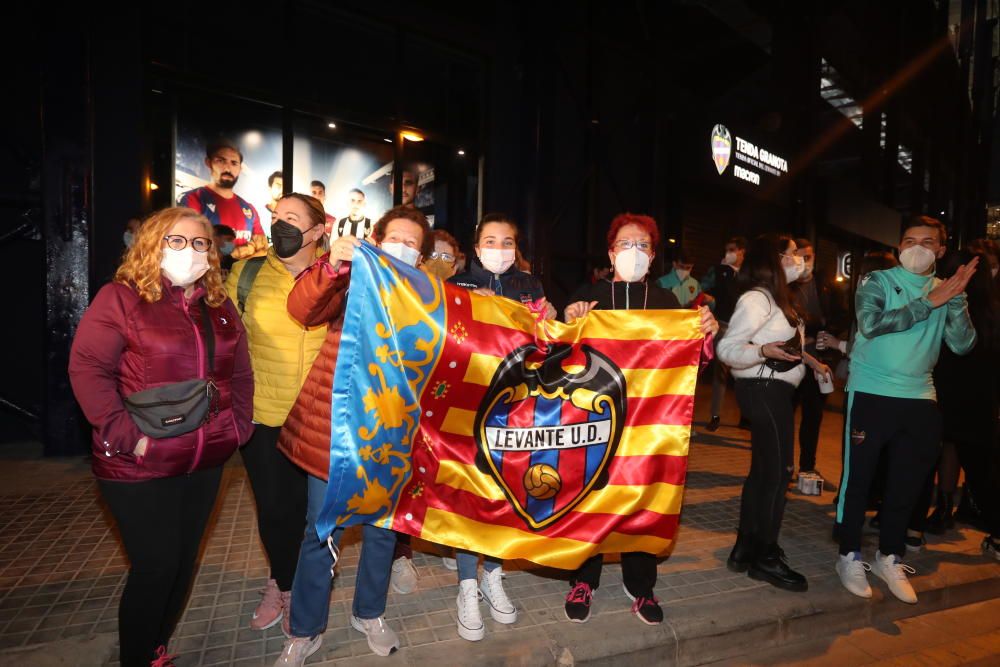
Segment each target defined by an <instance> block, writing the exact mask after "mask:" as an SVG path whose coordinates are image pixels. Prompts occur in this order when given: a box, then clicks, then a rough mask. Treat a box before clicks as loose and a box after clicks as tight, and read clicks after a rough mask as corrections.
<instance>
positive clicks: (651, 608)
mask: <svg viewBox="0 0 1000 667" xmlns="http://www.w3.org/2000/svg"><path fill="white" fill-rule="evenodd" d="M622 589H623V590H624V591H625V595H627V596H628V599H629V600H631V601H632V613H633V614H635V615H636V616H638V617H639V620H640V621H642V622H643V623H645V624H646V625H659V624H660V623H662V622H663V609H662V608H661V607H660V601H659V600H657V599H656V596H655V595H653V592H652V591H650V592H649V593H648V594H647V595H639V596H635V595H632V594H631V593H629V592H628V586H625V585H624V584H622Z"/></svg>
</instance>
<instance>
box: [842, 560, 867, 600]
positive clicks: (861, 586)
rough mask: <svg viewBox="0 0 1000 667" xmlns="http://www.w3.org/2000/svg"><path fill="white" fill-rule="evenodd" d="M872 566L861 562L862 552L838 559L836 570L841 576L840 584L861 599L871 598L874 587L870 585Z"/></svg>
mask: <svg viewBox="0 0 1000 667" xmlns="http://www.w3.org/2000/svg"><path fill="white" fill-rule="evenodd" d="M871 569H872V566H871V565H869V564H868V563H866V562H864V561H863V560H861V552H860V551H854V552H852V553H849V554H847V555H846V556H844V555H843V554H841V555H840V556H838V557H837V565H836V570H837V574H838V575H839V576H840V583H842V584H843V585H844V588H846V589H847V590H848V591H850V592H851V593H853V594H854V595H857V596H858V597H859V598H870V597H871V596H872V587H871V585H870V584H869V583H868V574H867V573H868V572H869V571H871Z"/></svg>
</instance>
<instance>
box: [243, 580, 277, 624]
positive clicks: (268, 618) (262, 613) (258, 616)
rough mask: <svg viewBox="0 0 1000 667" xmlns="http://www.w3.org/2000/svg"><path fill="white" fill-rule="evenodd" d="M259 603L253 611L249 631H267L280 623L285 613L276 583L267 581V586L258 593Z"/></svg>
mask: <svg viewBox="0 0 1000 667" xmlns="http://www.w3.org/2000/svg"><path fill="white" fill-rule="evenodd" d="M260 595H261V598H262V599H261V601H260V604H259V605H257V608H256V609H254V611H253V617H252V618H251V619H250V629H251V630H267V629H268V628H270V627H271V626H273V625H276V624H277V623H278V622H279V621H281V618H282V616H283V615H284V612H285V605H284V603H283V599H282V597H281V591H279V590H278V582H276V581H275V580H274V579H268V580H267V584H266V585H265V586H264V588H263V589H262V590H261V591H260Z"/></svg>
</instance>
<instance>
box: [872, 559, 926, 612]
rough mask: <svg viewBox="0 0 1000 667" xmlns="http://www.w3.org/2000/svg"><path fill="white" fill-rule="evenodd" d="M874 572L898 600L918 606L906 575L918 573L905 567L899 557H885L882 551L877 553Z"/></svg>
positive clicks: (915, 595)
mask: <svg viewBox="0 0 1000 667" xmlns="http://www.w3.org/2000/svg"><path fill="white" fill-rule="evenodd" d="M872 572H873V573H874V574H875V576H877V577H878V578H879V579H881V580H882V581H884V582H885V583H886V584H888V585H889V591H890V592H891V593H892V594H893V595H895V596H896V597H897V598H899V599H900V600H902V601H903V602H906V603H907V604H916V602H917V594H916V592H915V591H914V590H913V586H911V585H910V580H909V579H907V578H906V574H907V573H910V574H916V572H917V571H916V570H914V569H913V568H912V567H910V566H909V565H903V563H902V562H900V560H899V556H897V555H895V554H892V555H889V556H883V555H882V552H881V551H878V552H876V553H875V564H874V565H872Z"/></svg>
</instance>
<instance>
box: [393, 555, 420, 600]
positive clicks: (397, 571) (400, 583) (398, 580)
mask: <svg viewBox="0 0 1000 667" xmlns="http://www.w3.org/2000/svg"><path fill="white" fill-rule="evenodd" d="M389 584H390V585H391V586H392V590H394V591H396V592H397V593H400V594H401V595H408V594H410V593H412V592H413V591H415V590H417V568H415V567H413V560H412V559H410V558H406V557H405V556H400V557H399V558H397V559H396V560H394V561H392V574H391V575H390V577H389Z"/></svg>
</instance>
